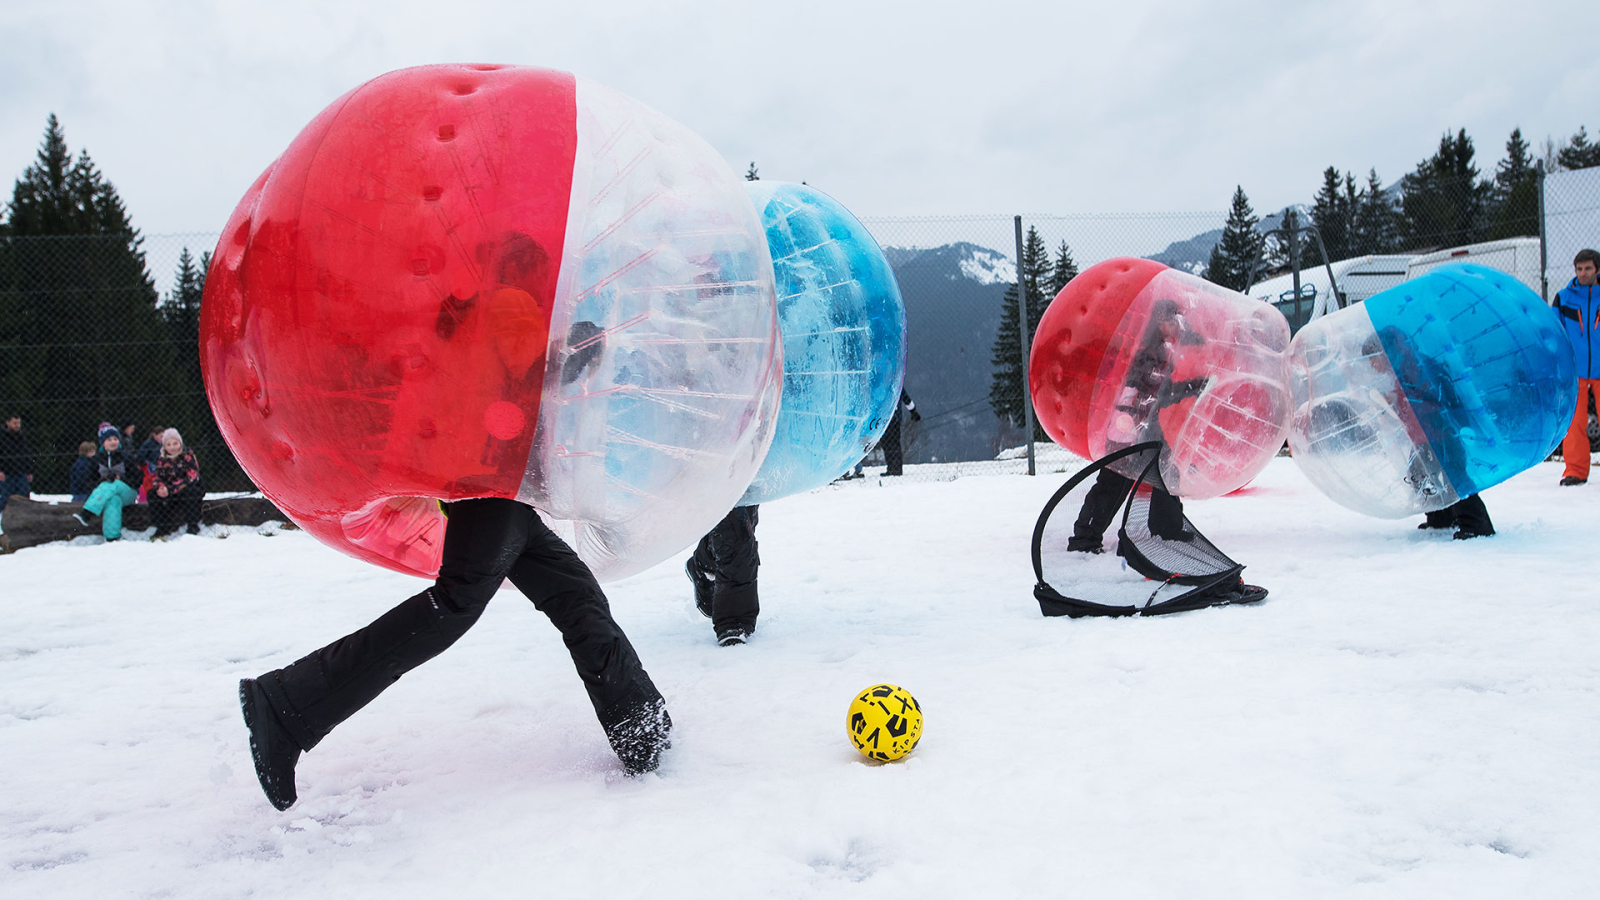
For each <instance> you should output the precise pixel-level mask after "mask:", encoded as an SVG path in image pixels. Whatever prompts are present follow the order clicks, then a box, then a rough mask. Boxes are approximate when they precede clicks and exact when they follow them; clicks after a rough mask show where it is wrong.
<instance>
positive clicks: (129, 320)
mask: <svg viewBox="0 0 1600 900" xmlns="http://www.w3.org/2000/svg"><path fill="white" fill-rule="evenodd" d="M215 243H216V235H214V234H172V235H158V236H154V237H151V238H148V239H145V240H143V241H135V242H132V243H131V244H130V242H129V241H128V240H126V239H125V238H122V237H119V236H113V235H73V236H59V237H57V236H50V237H14V236H13V237H0V416H4V417H7V419H9V418H10V417H13V416H15V417H18V418H20V419H21V420H22V423H23V429H22V434H23V437H24V438H25V441H26V446H27V450H28V453H29V456H30V457H31V458H30V459H26V460H18V459H15V458H13V459H10V460H5V461H0V472H6V470H7V469H10V470H11V471H10V472H7V475H8V477H10V476H11V475H13V474H18V473H19V472H21V471H26V470H29V469H31V473H32V475H33V483H32V489H33V491H34V492H35V493H42V494H67V493H69V492H70V491H69V473H70V471H71V469H72V465H73V462H74V460H75V459H76V458H77V457H78V455H79V453H80V447H81V446H82V445H84V444H85V443H87V444H89V445H91V447H92V445H93V444H94V443H95V442H96V432H97V429H98V426H99V425H100V423H102V422H110V423H112V424H114V425H115V426H117V427H118V429H119V430H120V429H131V431H125V433H127V434H129V435H130V436H131V437H130V439H129V440H125V441H124V443H125V444H126V445H128V446H127V449H129V450H130V451H137V450H138V449H139V448H140V447H141V445H143V444H144V442H145V441H147V440H148V439H149V438H150V435H151V432H152V430H156V429H164V428H169V427H172V428H177V429H178V431H179V432H180V433H181V434H182V435H183V437H184V441H185V443H186V444H188V446H189V447H191V448H192V449H193V450H194V451H195V454H196V456H197V458H198V459H199V461H200V465H201V470H202V477H203V478H204V481H205V483H206V486H207V489H208V490H213V491H218V490H224V491H225V490H249V489H251V485H250V482H249V479H248V478H246V477H245V475H244V473H243V472H242V471H241V470H240V469H239V466H238V464H237V463H236V462H235V461H234V459H233V456H232V454H231V453H229V451H228V448H227V446H226V444H225V443H224V442H223V440H222V437H221V435H220V433H219V432H218V431H217V427H216V423H215V420H214V419H213V418H212V416H211V410H210V407H209V405H208V404H207V403H206V397H205V388H204V386H203V385H202V383H201V379H200V358H199V334H200V288H201V282H202V280H203V277H204V274H203V268H202V264H203V259H202V255H203V254H204V253H206V252H208V251H209V250H210V249H211V248H212V247H213V246H214V245H215ZM15 443H16V442H15V439H14V438H13V439H12V444H13V445H14V444H15ZM158 443H159V442H158ZM91 452H92V449H91Z"/></svg>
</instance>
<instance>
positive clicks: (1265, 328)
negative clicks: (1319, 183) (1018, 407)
mask: <svg viewBox="0 0 1600 900" xmlns="http://www.w3.org/2000/svg"><path fill="white" fill-rule="evenodd" d="M1288 346H1289V323H1288V320H1286V319H1285V318H1284V317H1283V314H1282V313H1280V312H1279V311H1278V310H1277V309H1275V308H1273V307H1272V306H1269V305H1267V304H1264V303H1261V302H1259V301H1256V300H1251V299H1250V298H1248V297H1246V296H1244V295H1243V294H1240V293H1237V292H1235V291H1230V290H1228V289H1226V288H1223V287H1220V286H1218V285H1215V284H1212V283H1210V282H1208V281H1205V280H1202V279H1200V278H1196V277H1195V276H1193V275H1189V274H1186V273H1184V272H1179V271H1177V270H1175V269H1171V268H1168V267H1167V266H1164V265H1162V264H1160V263H1157V262H1153V261H1151V260H1147V259H1131V258H1120V259H1110V260H1106V261H1105V262H1102V263H1099V264H1097V265H1094V266H1091V267H1090V268H1088V269H1086V270H1085V271H1084V272H1082V273H1081V274H1079V275H1078V277H1076V278H1074V279H1073V280H1072V281H1070V282H1068V284H1067V286H1066V287H1064V288H1062V290H1061V293H1060V294H1058V295H1057V296H1056V298H1055V300H1054V301H1053V302H1052V303H1051V304H1050V306H1049V308H1048V309H1046V310H1045V313H1044V316H1043V317H1042V319H1041V320H1040V322H1039V328H1038V332H1037V334H1035V335H1034V339H1033V349H1032V353H1031V355H1030V357H1029V362H1028V384H1029V388H1030V391H1031V393H1032V398H1033V405H1034V413H1035V415H1036V416H1037V417H1038V420H1039V423H1040V425H1041V426H1042V427H1043V428H1044V430H1045V433H1047V434H1049V435H1050V437H1051V439H1053V440H1055V441H1056V442H1057V443H1059V444H1061V445H1062V446H1063V447H1066V448H1067V449H1068V450H1071V451H1072V452H1074V453H1077V454H1078V455H1080V456H1083V457H1085V458H1088V459H1099V458H1100V457H1103V456H1105V455H1107V454H1109V453H1112V452H1114V451H1116V450H1120V449H1122V448H1125V447H1130V446H1133V445H1134V444H1138V443H1142V442H1145V441H1151V440H1156V441H1161V442H1163V444H1164V446H1163V449H1162V454H1161V461H1160V473H1161V478H1162V481H1163V482H1164V483H1165V484H1166V486H1167V487H1168V489H1169V490H1171V491H1172V492H1173V493H1174V494H1177V495H1179V496H1181V497H1189V498H1196V499H1198V498H1205V497H1215V496H1218V495H1220V494H1225V493H1227V492H1229V491H1232V490H1237V489H1238V488H1240V487H1243V486H1244V485H1245V484H1246V483H1248V482H1249V481H1250V479H1252V478H1254V477H1255V476H1256V474H1257V473H1259V472H1260V471H1261V470H1262V468H1264V467H1265V466H1266V464H1267V462H1268V461H1269V460H1270V459H1271V458H1272V457H1273V455H1275V454H1276V453H1277V452H1278V450H1279V448H1281V447H1282V446H1283V439H1284V433H1285V431H1286V430H1287V428H1288V422H1289V412H1290V409H1291V407H1290V395H1289V386H1288V371H1289V370H1288V354H1287V349H1288ZM1113 468H1114V469H1115V468H1117V466H1116V465H1114V466H1113ZM1118 471H1121V470H1120V469H1119V470H1118ZM1122 474H1124V475H1126V476H1128V477H1130V478H1131V477H1136V476H1138V474H1139V473H1138V472H1134V471H1122Z"/></svg>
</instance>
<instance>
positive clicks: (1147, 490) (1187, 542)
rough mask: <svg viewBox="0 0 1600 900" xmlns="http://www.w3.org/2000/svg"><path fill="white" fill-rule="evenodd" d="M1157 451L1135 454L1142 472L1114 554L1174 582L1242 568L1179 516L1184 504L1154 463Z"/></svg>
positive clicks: (1202, 580) (1209, 578)
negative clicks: (1170, 491)
mask: <svg viewBox="0 0 1600 900" xmlns="http://www.w3.org/2000/svg"><path fill="white" fill-rule="evenodd" d="M1157 455H1158V450H1146V451H1144V452H1143V453H1142V454H1137V455H1136V458H1139V459H1140V461H1141V462H1142V463H1143V464H1144V465H1143V468H1142V470H1141V471H1142V474H1141V476H1140V478H1139V480H1138V482H1137V483H1136V484H1135V486H1134V489H1133V491H1132V493H1131V495H1130V496H1129V498H1128V509H1127V514H1126V516H1124V518H1123V522H1122V531H1121V532H1120V533H1119V534H1118V536H1117V538H1118V540H1117V552H1118V553H1119V554H1121V555H1122V557H1123V558H1124V559H1126V560H1127V561H1128V565H1129V567H1131V568H1133V569H1134V570H1135V571H1137V572H1138V573H1139V574H1141V575H1143V576H1145V577H1146V578H1151V579H1154V580H1157V581H1163V582H1172V583H1174V584H1185V585H1202V584H1209V583H1211V582H1213V581H1215V580H1216V579H1217V578H1218V577H1219V576H1222V575H1226V574H1228V573H1230V572H1233V573H1236V572H1237V571H1238V570H1239V569H1241V568H1243V566H1240V565H1239V564H1238V563H1236V562H1234V561H1233V560H1231V559H1229V558H1228V555H1227V554H1226V553H1223V552H1222V551H1221V550H1218V549H1217V546H1216V545H1215V544H1213V543H1211V542H1210V541H1209V540H1207V539H1206V536H1205V535H1203V534H1201V533H1200V531H1199V530H1198V529H1196V528H1195V527H1194V523H1193V522H1190V521H1189V518H1188V517H1187V516H1185V515H1184V514H1183V505H1182V504H1181V503H1179V502H1178V499H1177V498H1176V497H1174V496H1173V495H1172V494H1170V493H1168V491H1167V487H1166V485H1165V484H1163V483H1162V481H1161V467H1160V466H1158V465H1156V464H1155V463H1156V457H1157Z"/></svg>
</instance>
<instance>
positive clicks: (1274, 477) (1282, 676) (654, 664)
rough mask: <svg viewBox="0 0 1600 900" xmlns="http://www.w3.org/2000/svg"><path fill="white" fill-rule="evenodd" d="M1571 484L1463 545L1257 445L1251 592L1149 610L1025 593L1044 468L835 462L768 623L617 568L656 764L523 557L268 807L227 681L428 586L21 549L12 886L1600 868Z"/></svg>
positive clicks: (898, 891) (69, 549)
mask: <svg viewBox="0 0 1600 900" xmlns="http://www.w3.org/2000/svg"><path fill="white" fill-rule="evenodd" d="M1051 468H1058V466H1053V465H1052V466H1046V467H1045V471H1049V470H1050V469H1051ZM1559 475H1560V472H1559V468H1558V467H1557V466H1555V465H1553V464H1544V465H1541V466H1539V467H1537V468H1536V469H1535V470H1533V471H1531V472H1529V473H1526V474H1524V475H1523V476H1521V477H1519V478H1518V479H1516V480H1514V481H1512V482H1511V483H1509V484H1506V485H1503V486H1501V487H1498V488H1495V489H1493V490H1491V491H1489V492H1488V493H1487V494H1486V495H1485V499H1486V500H1487V501H1488V504H1489V508H1490V511H1491V513H1492V514H1493V516H1494V520H1495V524H1496V525H1497V526H1498V528H1499V529H1500V534H1499V535H1498V536H1497V537H1494V538H1492V539H1488V540H1478V541H1470V542H1461V541H1451V540H1450V539H1449V537H1448V535H1440V534H1432V533H1423V532H1419V531H1417V530H1416V529H1415V527H1414V526H1415V524H1416V520H1407V521H1380V520H1376V519H1368V518H1363V517H1361V516H1358V515H1356V514H1354V513H1349V512H1346V511H1344V510H1343V509H1341V508H1339V507H1337V506H1335V505H1333V504H1332V503H1331V502H1329V501H1327V500H1325V499H1323V498H1322V497H1321V496H1320V495H1319V494H1317V493H1316V492H1315V491H1314V490H1313V489H1312V488H1311V487H1310V485H1309V484H1308V483H1307V482H1306V481H1305V479H1304V478H1302V477H1301V476H1300V475H1299V473H1298V472H1297V471H1296V470H1295V469H1294V467H1293V465H1292V464H1291V462H1290V461H1289V460H1287V459H1278V460H1274V461H1273V463H1272V465H1271V466H1270V468H1269V469H1268V470H1267V471H1266V473H1264V474H1263V476H1262V477H1261V478H1260V479H1258V480H1257V482H1256V483H1255V484H1254V485H1253V486H1252V487H1251V488H1249V489H1247V490H1246V491H1245V492H1243V493H1242V494H1239V495H1235V496H1232V497H1226V498H1221V499H1218V500H1212V501H1206V502H1204V503H1195V504H1191V505H1190V508H1189V513H1190V516H1191V518H1193V519H1194V520H1195V521H1196V523H1197V524H1198V525H1199V526H1200V527H1201V528H1202V529H1203V530H1204V531H1205V532H1206V534H1207V535H1208V536H1209V537H1211V538H1212V539H1213V540H1214V541H1216V543H1217V544H1218V545H1219V546H1221V547H1222V548H1223V549H1225V550H1227V551H1229V552H1230V553H1232V554H1233V555H1234V556H1235V557H1236V558H1238V559H1240V560H1241V561H1242V562H1245V563H1247V564H1248V565H1249V567H1250V568H1249V570H1248V572H1247V573H1246V576H1247V578H1248V579H1249V580H1251V581H1253V582H1256V583H1260V584H1263V585H1266V586H1267V587H1269V588H1271V589H1272V596H1271V598H1270V599H1269V600H1268V601H1267V602H1266V603H1264V604H1262V605H1260V606H1257V607H1239V608H1223V609H1212V610H1204V611H1200V612H1194V613H1187V614H1182V615H1177V616H1171V617H1165V618H1158V619H1150V620H1138V619H1135V620H1087V619H1086V620H1077V621H1073V620H1069V619H1044V618H1042V617H1041V616H1040V614H1039V610H1038V607H1037V605H1036V604H1035V602H1034V601H1033V599H1032V597H1031V595H1030V589H1031V586H1032V581H1033V577H1032V573H1031V571H1030V568H1029V565H1028V561H1027V540H1028V535H1029V533H1030V530H1031V528H1032V525H1033V521H1034V517H1035V516H1036V514H1037V512H1038V510H1039V508H1040V507H1041V506H1042V504H1043V503H1044V500H1045V499H1046V498H1047V497H1048V496H1049V494H1050V493H1051V491H1053V490H1054V488H1055V487H1056V486H1057V485H1058V484H1059V483H1060V481H1061V476H1059V475H1047V476H1043V477H1039V478H1032V479H1030V478H1027V477H1024V476H1019V475H998V476H989V477H965V478H961V479H958V480H955V481H948V482H934V481H920V482H919V481H911V480H909V479H907V480H904V481H900V480H895V479H886V480H882V481H880V480H879V479H876V478H869V479H865V480H861V481H853V482H849V483H846V484H841V485H834V486H831V487H829V488H825V489H823V490H820V491H816V492H814V493H811V494H808V495H805V496H801V497H795V498H792V499H789V500H785V501H782V502H779V503H773V504H770V505H768V506H767V507H765V508H763V510H762V522H761V529H760V535H759V536H760V539H761V554H762V558H763V561H764V566H763V568H762V573H761V590H762V604H763V607H764V612H763V617H762V620H761V628H760V633H759V634H758V636H757V638H756V640H755V641H754V642H753V643H752V644H750V645H749V646H746V647H735V648H729V649H721V648H718V647H716V646H715V644H714V643H713V641H712V635H711V630H710V628H709V627H708V624H707V622H706V621H705V620H704V619H702V618H700V616H699V615H698V614H696V612H695V611H694V608H693V606H692V604H691V601H690V592H689V585H688V583H687V581H686V579H685V578H684V576H683V570H682V560H681V557H680V558H679V559H678V560H674V561H672V562H669V563H665V564H663V565H661V566H659V567H657V568H655V569H653V570H650V571H648V572H646V573H644V574H642V575H639V576H636V577H634V578H631V579H629V580H627V581H624V582H620V583H618V584H615V585H611V586H609V591H610V594H611V596H612V600H613V604H614V606H615V609H616V611H617V617H618V619H619V620H620V621H621V622H622V623H623V625H624V626H625V627H626V628H627V630H628V633H629V635H630V636H631V637H632V638H633V640H634V642H635V644H636V645H637V646H638V649H639V653H640V655H641V657H642V658H643V659H644V662H645V665H646V666H647V667H648V668H649V670H650V673H651V675H652V676H653V677H654V678H655V680H656V682H657V684H658V685H660V687H661V688H662V690H663V691H664V692H665V694H666V695H667V697H668V700H669V703H670V705H671V710H672V715H673V718H674V720H675V722H676V723H677V731H676V733H675V735H674V738H675V746H674V749H673V750H672V751H671V752H670V753H669V754H668V755H667V757H666V760H665V763H664V765H663V767H662V769H661V770H660V772H659V773H657V774H654V775H650V776H646V777H644V778H641V779H637V780H630V779H627V778H624V777H621V775H620V770H619V767H618V764H617V761H616V759H615V758H614V757H613V756H612V755H611V753H610V751H609V750H608V748H607V746H606V744H605V740H604V737H603V735H602V734H601V731H600V728H599V726H598V725H597V724H596V722H595V720H594V717H593V715H592V713H591V712H590V710H589V708H588V704H587V701H586V699H585V696H584V693H583V691H582V689H581V687H580V686H579V684H578V681H577V678H576V676H575V675H574V674H573V672H572V668H571V664H570V662H569V661H568V659H567V657H566V653H565V652H564V650H563V648H562V647H561V644H560V642H559V640H558V638H557V636H556V633H555V631H554V629H552V628H551V627H550V626H549V624H548V623H547V622H546V621H545V620H544V619H543V617H542V616H540V615H539V614H538V613H536V612H535V611H534V610H533V609H532V608H531V607H530V606H529V605H528V604H527V603H526V602H525V601H523V600H522V599H521V598H520V595H518V594H517V593H516V592H515V591H514V590H512V589H510V588H508V589H507V590H506V591H505V592H504V593H503V594H502V595H501V596H500V597H499V598H498V599H497V601H496V602H495V603H494V604H492V605H491V606H490V608H489V611H488V612H487V614H485V616H484V618H483V619H482V621H481V622H480V623H479V625H478V627H477V628H476V629H474V630H473V631H472V632H471V633H470V634H468V635H467V636H466V638H464V639H463V640H462V641H461V642H460V644H458V645H457V646H456V647H455V648H453V649H452V650H451V651H450V652H448V653H446V654H445V655H443V656H441V657H439V658H438V659H436V660H434V661H433V662H432V663H430V664H428V665H426V666H424V667H423V668H421V669H419V670H417V671H416V672H414V673H412V674H411V675H408V676H407V677H406V678H405V679H404V680H403V681H402V682H401V683H400V684H398V685H396V686H395V687H394V688H393V689H392V690H390V691H389V692H388V693H387V694H385V695H384V696H383V697H381V698H380V699H379V700H378V701H377V702H375V703H374V704H372V705H371V706H370V707H368V708H367V709H366V710H364V711H363V712H362V713H360V714H359V715H357V716H356V717H355V718H353V719H351V720H350V721H349V722H348V723H346V725H345V726H344V727H342V728H341V729H340V730H339V731H337V732H335V734H334V735H333V736H332V737H330V738H329V739H328V740H327V741H325V742H324V743H323V744H322V745H321V746H319V747H318V748H317V749H316V750H315V751H314V752H312V753H310V754H308V755H307V756H305V757H304V758H303V759H302V761H301V765H300V779H299V785H300V797H301V799H300V802H299V804H298V805H297V806H295V807H294V808H293V809H291V810H290V811H288V812H285V813H278V812H275V811H274V810H273V809H272V808H271V807H270V806H268V804H267V802H266V800H265V799H264V798H263V797H262V795H261V792H260V790H259V788H258V787H257V785H256V782H255V777H254V775H253V773H252V771H251V767H250V762H249V753H248V750H247V747H246V741H245V731H244V727H243V725H242V724H241V722H240V719H239V711H238V707H237V704H236V701H235V683H236V681H237V679H238V678H239V677H241V676H245V675H254V674H256V673H258V672H261V671H263V670H265V669H268V668H271V667H275V666H278V665H282V664H284V663H287V662H289V661H291V660H293V659H295V658H297V657H298V656H299V655H301V654H303V653H304V652H306V651H309V650H311V649H313V648H315V647H316V646H318V645H320V644H322V643H324V642H326V641H327V640H329V639H331V638H334V637H337V636H339V635H340V634H343V633H345V632H346V631H348V630H349V629H352V628H354V627H357V626H359V625H362V624H364V623H366V622H367V621H368V620H369V619H371V618H372V617H373V616H375V615H376V614H378V613H379V612H381V611H382V610H384V609H386V608H388V607H389V606H390V605H392V604H394V603H395V602H397V601H399V600H400V599H402V598H404V597H406V596H408V595H409V594H411V593H414V592H415V591H416V590H418V589H419V588H420V586H421V583H420V582H417V581H414V580H411V579H407V578H405V577H402V576H399V575H394V574H390V573H387V572H383V571H380V570H378V569H376V568H373V567H371V566H367V565H365V564H362V563H359V562H356V561H354V560H351V559H347V558H345V557H343V556H341V555H339V554H337V553H335V552H333V551H331V550H327V549H324V548H323V547H321V546H320V545H318V544H317V543H316V542H315V541H313V540H312V539H311V538H309V537H307V536H306V535H305V534H303V533H300V532H297V531H277V530H275V529H273V528H271V527H270V526H269V527H268V528H266V529H264V530H262V531H260V532H257V531H256V530H254V529H249V530H245V529H241V530H235V531H233V532H232V533H227V532H226V531H224V530H221V529H215V528H213V529H208V530H207V532H206V533H205V534H204V535H202V536H200V537H184V538H180V539H178V540H177V541H175V542H173V543H167V544H152V543H148V542H141V541H138V540H130V541H124V542H122V543H119V544H111V545H100V544H98V543H97V542H95V541H93V540H83V541H80V543H78V544H74V545H52V546H46V547H39V548H34V549H29V550H24V551H21V552H19V553H16V554H14V555H12V556H8V557H4V558H0V586H3V587H0V592H3V593H0V597H3V600H0V609H3V610H4V614H5V619H4V621H5V627H4V628H3V629H0V761H3V765H0V798H3V800H0V895H4V896H6V897H27V898H82V897H91V896H102V895H109V896H119V897H205V898H232V897H318V898H334V897H337V898H345V897H382V898H410V897H418V898H421V897H427V898H436V897H441V896H450V897H480V896H481V897H506V896H537V897H574V896H580V895H582V896H596V897H598V896H610V897H644V896H648V897H668V898H672V897H695V898H706V897H765V896H772V897H871V898H875V900H879V898H899V897H906V898H912V897H917V898H931V897H1022V896H1028V897H1061V896H1082V897H1097V898H1101V897H1116V898H1127V897H1180V896H1181V897H1230V898H1231V897H1429V898H1432V897H1452V898H1461V897H1485V898H1488V897H1494V898H1504V897H1515V896H1523V897H1539V898H1547V897H1580V896H1593V892H1594V890H1595V885H1597V884H1600V854H1597V853H1596V852H1595V848H1596V847H1597V846H1600V585H1597V579H1600V564H1597V561H1596V556H1595V551H1594V547H1595V540H1596V536H1597V535H1600V484H1595V485H1589V486H1587V487H1583V488H1575V489H1574V488H1559V487H1557V486H1556V481H1557V479H1558V478H1559ZM224 537H226V540H223V539H221V538H224ZM880 681H890V682H895V683H899V684H902V685H905V686H906V687H908V688H909V689H910V690H912V691H913V692H914V693H915V694H916V696H917V697H918V698H919V699H920V700H921V702H922V706H923V709H924V711H925V714H926V727H925V731H924V736H923V740H922V744H921V746H920V747H919V748H918V749H917V751H916V752H915V753H914V754H913V755H912V756H911V757H910V758H908V759H907V760H905V761H903V762H900V763H896V764H889V765H874V764H870V763H868V762H866V761H864V760H863V759H861V758H860V757H859V756H857V755H856V753H855V751H854V750H852V749H851V748H850V746H849V745H848V743H847V742H846V740H845V736H844V720H845V709H846V707H847V706H848V704H849V702H850V699H851V697H852V694H853V692H855V691H857V690H859V689H860V688H862V687H865V686H867V685H870V684H873V683H876V682H880Z"/></svg>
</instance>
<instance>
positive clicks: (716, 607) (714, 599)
mask: <svg viewBox="0 0 1600 900" xmlns="http://www.w3.org/2000/svg"><path fill="white" fill-rule="evenodd" d="M760 513H761V507H759V506H735V507H734V508H733V509H732V510H730V511H729V512H728V514H727V515H725V516H723V517H722V521H721V522H718V523H717V527H715V528H713V529H711V530H710V531H708V532H706V536H705V537H703V538H701V539H700V543H699V545H698V546H696V547H695V548H694V565H695V568H697V569H699V570H700V571H702V572H704V573H706V574H708V575H710V576H711V577H712V578H713V579H714V584H713V586H712V591H711V627H712V629H713V630H714V631H716V633H717V635H718V636H719V637H720V636H722V635H725V634H730V633H734V632H738V633H742V634H754V633H755V631H756V616H757V615H759V614H760V612H761V601H760V598H759V597H758V596H757V594H756V572H757V570H759V569H760V568H761V556H760V554H759V553H758V552H757V549H758V548H757V542H756V523H757V522H759V521H760V519H761V515H760Z"/></svg>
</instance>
